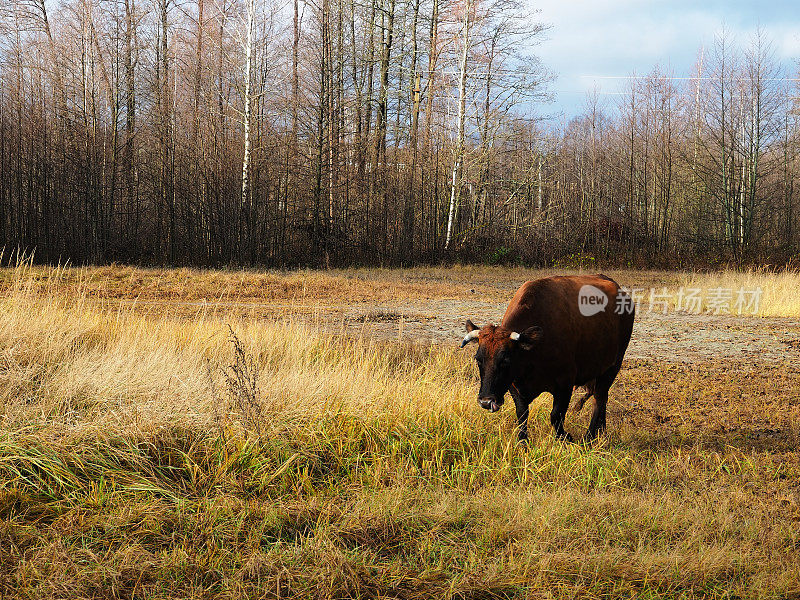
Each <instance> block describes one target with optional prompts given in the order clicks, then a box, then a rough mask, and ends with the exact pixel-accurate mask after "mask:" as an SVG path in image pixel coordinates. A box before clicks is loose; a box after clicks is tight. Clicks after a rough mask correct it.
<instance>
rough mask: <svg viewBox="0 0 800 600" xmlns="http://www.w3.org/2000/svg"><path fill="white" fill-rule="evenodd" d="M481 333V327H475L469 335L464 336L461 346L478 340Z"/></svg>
mask: <svg viewBox="0 0 800 600" xmlns="http://www.w3.org/2000/svg"><path fill="white" fill-rule="evenodd" d="M479 335H480V330H479V329H474V330H473V331H470V332H469V333H468V334H467V335H465V336H464V339H463V340H461V348H463V347H464V346H466V345H467V344H469V343H470V342H475V341H477V340H478V336H479Z"/></svg>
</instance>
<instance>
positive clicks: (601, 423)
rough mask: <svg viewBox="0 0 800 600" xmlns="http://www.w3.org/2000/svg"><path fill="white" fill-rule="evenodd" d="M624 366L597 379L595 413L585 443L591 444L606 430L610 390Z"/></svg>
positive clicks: (613, 369)
mask: <svg viewBox="0 0 800 600" xmlns="http://www.w3.org/2000/svg"><path fill="white" fill-rule="evenodd" d="M621 366H622V364H618V365H614V366H613V367H611V368H610V369H609V370H608V371H606V372H605V373H603V374H602V375H601V376H600V377H598V378H597V387H596V388H595V394H594V399H595V402H594V412H593V413H592V420H591V422H590V423H589V429H588V430H587V431H586V435H585V436H584V437H583V439H584V441H587V442H590V441H592V440H593V439H595V438H596V437H597V436H598V435H601V434H602V433H603V432H605V430H606V405H607V404H608V390H609V389H610V388H611V384H612V383H614V379H616V377H617V373H619V370H620V367H621Z"/></svg>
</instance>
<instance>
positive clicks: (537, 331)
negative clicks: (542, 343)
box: [518, 325, 542, 350]
mask: <svg viewBox="0 0 800 600" xmlns="http://www.w3.org/2000/svg"><path fill="white" fill-rule="evenodd" d="M541 339H542V328H541V327H537V326H535V325H534V326H533V327H528V328H527V329H526V330H525V331H523V332H522V333H521V334H519V340H518V342H519V347H520V348H522V349H523V350H533V348H534V347H535V346H536V345H537V344H538V343H539V340H541Z"/></svg>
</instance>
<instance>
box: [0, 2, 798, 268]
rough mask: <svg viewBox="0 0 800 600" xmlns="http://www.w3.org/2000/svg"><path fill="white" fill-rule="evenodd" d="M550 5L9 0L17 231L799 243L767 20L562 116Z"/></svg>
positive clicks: (2, 120)
mask: <svg viewBox="0 0 800 600" xmlns="http://www.w3.org/2000/svg"><path fill="white" fill-rule="evenodd" d="M545 30H546V27H545V26H544V25H542V24H540V23H538V21H537V20H536V15H535V14H530V13H527V12H526V11H525V9H524V6H523V4H522V3H517V1H516V0H358V1H357V0H319V1H318V2H313V3H312V2H303V1H300V0H293V2H291V3H289V4H284V3H277V2H274V0H215V1H214V2H211V1H209V0H188V1H187V2H182V3H177V2H174V0H60V1H59V2H56V3H52V2H49V1H48V2H46V1H45V0H11V2H10V4H8V3H6V4H4V6H3V7H2V8H0V245H2V246H3V247H5V248H7V249H12V248H19V249H23V250H26V251H29V252H30V251H33V252H35V256H36V257H37V259H39V260H44V261H64V260H71V261H72V262H75V263H82V262H94V263H99V262H109V261H134V262H140V263H145V264H195V265H221V264H243V265H251V264H258V265H269V266H294V265H314V266H327V265H345V264H355V263H360V264H387V265H389V264H401V263H404V264H410V263H414V262H433V261H438V260H442V259H450V258H462V259H466V260H491V261H503V260H517V259H519V260H524V261H526V262H529V263H538V264H551V263H553V262H558V261H564V260H572V258H569V257H573V258H574V257H578V260H581V258H580V257H584V256H591V257H596V258H597V259H598V260H604V261H606V262H615V263H637V264H641V263H647V262H648V261H650V262H652V261H658V262H661V263H667V262H672V263H676V262H681V263H683V264H686V263H689V262H692V261H697V260H701V261H704V262H707V261H738V262H747V261H756V260H771V261H782V262H785V261H787V260H791V259H792V257H794V256H796V255H797V254H798V252H799V250H798V233H797V231H796V229H797V228H796V225H795V223H794V221H795V220H796V215H797V214H799V213H800V206H798V196H797V192H796V191H795V186H794V182H795V179H796V177H797V175H796V155H797V149H798V141H799V138H798V130H797V124H796V115H795V112H794V104H793V100H792V96H791V94H792V92H793V90H794V86H793V85H790V84H789V83H788V79H787V77H786V74H785V72H784V69H783V67H782V66H781V65H779V64H778V63H776V61H775V60H774V59H773V58H772V55H771V53H770V50H769V46H768V44H766V43H765V42H764V41H763V40H762V39H761V38H756V39H755V40H754V41H753V42H752V44H750V45H749V46H748V47H747V49H746V50H740V49H739V48H735V47H732V45H731V41H730V40H729V39H728V38H727V37H725V36H721V37H720V38H719V40H718V43H717V45H716V46H715V47H714V48H713V49H712V50H709V51H707V52H703V53H702V54H701V56H700V59H699V60H698V65H697V77H695V78H692V79H688V80H683V81H681V80H676V79H674V78H672V77H670V76H669V75H668V74H666V73H661V72H660V71H654V72H653V73H651V74H650V75H648V76H647V77H643V78H632V79H631V86H630V92H629V93H628V94H627V95H625V96H624V97H620V101H619V102H618V103H616V104H608V103H607V104H605V105H601V104H600V103H599V102H598V101H597V100H596V99H590V101H589V102H588V104H587V109H586V111H585V114H584V115H582V116H581V117H579V118H577V119H574V120H572V121H570V122H569V123H566V124H564V125H563V126H561V127H558V126H556V125H555V124H554V122H553V120H552V119H549V120H548V119H546V118H543V117H542V115H543V114H545V113H546V111H547V106H546V104H544V103H542V100H545V99H546V90H547V83H548V81H549V79H550V75H549V74H548V72H547V71H546V69H545V68H544V67H543V66H542V65H541V64H540V63H539V62H538V61H537V60H536V58H535V56H534V55H533V54H531V51H532V50H535V44H536V42H537V41H538V40H539V39H540V38H541V36H542V34H543V32H544V31H545ZM552 35H557V32H552ZM565 257H567V258H565Z"/></svg>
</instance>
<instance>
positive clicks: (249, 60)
mask: <svg viewBox="0 0 800 600" xmlns="http://www.w3.org/2000/svg"><path fill="white" fill-rule="evenodd" d="M253 2H254V0H247V40H246V42H245V47H244V54H245V68H244V154H243V156H242V210H245V208H246V207H247V198H248V194H249V193H250V112H251V104H252V102H251V98H250V95H251V93H250V80H251V79H252V70H253V24H254V20H255V15H254V14H253V13H254V12H255V7H254V5H253Z"/></svg>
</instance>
